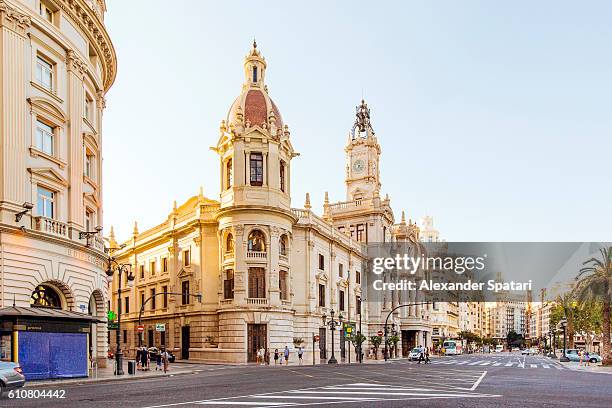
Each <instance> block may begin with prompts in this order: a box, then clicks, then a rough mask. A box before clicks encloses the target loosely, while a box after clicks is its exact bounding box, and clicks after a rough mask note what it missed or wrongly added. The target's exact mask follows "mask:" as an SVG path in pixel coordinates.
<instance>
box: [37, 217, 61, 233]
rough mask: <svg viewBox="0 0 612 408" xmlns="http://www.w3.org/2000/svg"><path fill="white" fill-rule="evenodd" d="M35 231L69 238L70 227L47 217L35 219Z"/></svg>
mask: <svg viewBox="0 0 612 408" xmlns="http://www.w3.org/2000/svg"><path fill="white" fill-rule="evenodd" d="M34 229H35V230H36V231H41V232H45V233H47V234H51V235H56V236H58V237H62V238H67V237H68V227H67V226H66V224H64V223H63V222H59V221H57V220H54V219H52V218H47V217H34Z"/></svg>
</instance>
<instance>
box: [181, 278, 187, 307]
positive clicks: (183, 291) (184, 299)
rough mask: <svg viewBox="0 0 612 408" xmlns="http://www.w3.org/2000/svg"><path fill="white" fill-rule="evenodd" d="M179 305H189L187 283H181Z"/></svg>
mask: <svg viewBox="0 0 612 408" xmlns="http://www.w3.org/2000/svg"><path fill="white" fill-rule="evenodd" d="M181 294H182V296H181V303H182V304H183V305H188V304H189V281H184V282H183V283H181Z"/></svg>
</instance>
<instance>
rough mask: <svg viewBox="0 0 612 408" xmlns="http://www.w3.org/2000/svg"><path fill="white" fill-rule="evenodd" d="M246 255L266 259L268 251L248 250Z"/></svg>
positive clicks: (249, 257) (250, 257) (248, 257)
mask: <svg viewBox="0 0 612 408" xmlns="http://www.w3.org/2000/svg"><path fill="white" fill-rule="evenodd" d="M246 257H247V259H260V260H264V261H265V260H266V259H267V257H268V253H267V252H263V251H247V253H246Z"/></svg>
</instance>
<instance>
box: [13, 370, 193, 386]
mask: <svg viewBox="0 0 612 408" xmlns="http://www.w3.org/2000/svg"><path fill="white" fill-rule="evenodd" d="M196 372H197V371H196V370H191V371H176V372H172V373H167V374H159V375H147V376H136V375H130V374H125V375H123V376H116V377H108V378H99V379H88V378H86V377H83V378H82V379H74V380H56V381H44V382H37V381H36V380H33V381H26V383H25V385H24V388H34V387H52V386H58V387H60V386H64V385H75V384H76V385H87V384H90V383H91V384H96V383H106V382H113V381H130V380H146V379H151V378H166V377H174V376H176V375H186V374H195V373H196Z"/></svg>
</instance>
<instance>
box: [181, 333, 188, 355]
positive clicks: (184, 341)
mask: <svg viewBox="0 0 612 408" xmlns="http://www.w3.org/2000/svg"><path fill="white" fill-rule="evenodd" d="M189 334H190V330H189V326H182V327H181V358H182V359H183V360H189V347H190V344H189Z"/></svg>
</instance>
